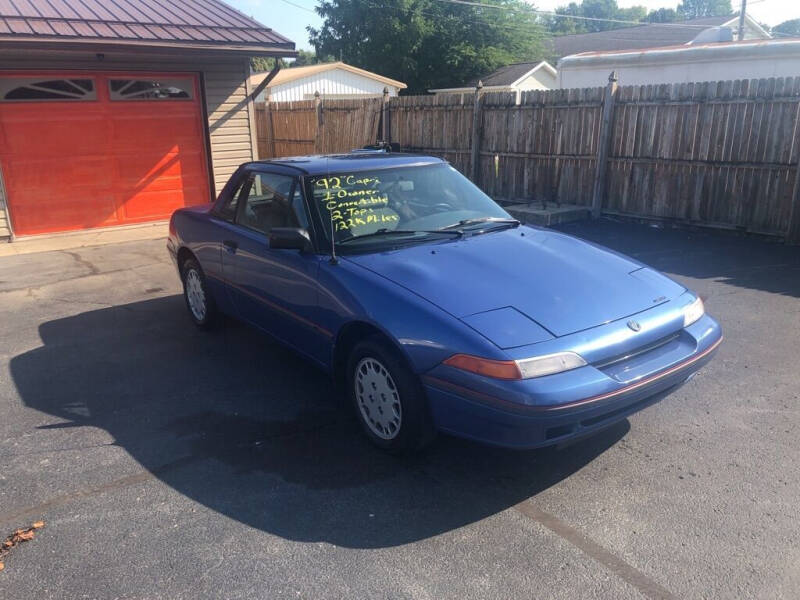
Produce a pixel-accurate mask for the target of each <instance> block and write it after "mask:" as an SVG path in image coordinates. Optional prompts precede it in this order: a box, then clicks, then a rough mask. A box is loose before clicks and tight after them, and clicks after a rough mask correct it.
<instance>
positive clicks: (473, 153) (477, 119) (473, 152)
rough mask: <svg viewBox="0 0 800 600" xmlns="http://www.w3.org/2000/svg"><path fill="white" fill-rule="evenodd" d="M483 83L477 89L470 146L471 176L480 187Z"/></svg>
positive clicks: (480, 82)
mask: <svg viewBox="0 0 800 600" xmlns="http://www.w3.org/2000/svg"><path fill="white" fill-rule="evenodd" d="M482 89H483V82H482V81H479V82H478V85H477V87H476V88H475V104H474V105H473V108H472V145H471V146H470V175H471V176H472V183H474V184H475V185H480V183H479V182H478V181H479V179H480V166H481V133H482V130H483V127H481V121H482V115H481V106H482V104H483V94H482V93H481V90H482Z"/></svg>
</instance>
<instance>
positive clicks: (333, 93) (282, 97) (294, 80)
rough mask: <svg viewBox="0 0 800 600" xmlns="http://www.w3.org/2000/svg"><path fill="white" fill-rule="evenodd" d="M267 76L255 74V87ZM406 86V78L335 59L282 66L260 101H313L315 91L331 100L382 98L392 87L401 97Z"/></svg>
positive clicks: (261, 95) (395, 94)
mask: <svg viewBox="0 0 800 600" xmlns="http://www.w3.org/2000/svg"><path fill="white" fill-rule="evenodd" d="M266 76H267V73H266V72H260V73H254V74H253V75H252V76H251V77H250V83H251V86H252V88H253V89H255V88H257V87H258V85H259V84H260V83H261V82H262V81H263V80H264V78H265V77H266ZM406 87H407V86H406V84H405V83H403V82H402V81H396V80H394V79H389V78H388V77H384V76H382V75H378V74H377V73H372V72H370V71H365V70H364V69H359V68H358V67H354V66H352V65H348V64H345V63H343V62H333V63H325V64H319V65H308V66H305V67H293V68H288V69H281V70H280V71H278V74H277V75H276V76H275V78H274V79H273V80H272V81H270V82H269V85H268V86H267V88H266V89H265V90H264V91H263V92H261V93H260V94H259V95H258V97H257V98H256V101H257V102H263V101H264V100H267V99H268V100H269V101H270V102H286V101H289V100H313V98H314V93H315V92H319V93H320V95H321V96H322V97H323V98H328V99H336V98H355V97H358V98H369V97H380V96H382V95H383V89H384V88H386V89H388V90H389V95H390V96H397V93H398V92H399V91H400V90H402V89H405V88H406Z"/></svg>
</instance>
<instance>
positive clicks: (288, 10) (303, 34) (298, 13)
mask: <svg viewBox="0 0 800 600" xmlns="http://www.w3.org/2000/svg"><path fill="white" fill-rule="evenodd" d="M226 2H228V3H229V4H231V5H232V6H235V7H236V8H237V9H239V10H240V11H242V12H243V13H245V14H246V15H250V16H251V17H253V18H255V19H256V20H257V21H260V22H261V23H263V24H264V25H266V26H267V27H271V28H272V29H274V30H275V31H277V32H278V33H280V34H282V35H285V36H286V37H288V38H289V39H290V40H292V41H293V42H295V43H296V44H297V47H298V48H305V49H306V50H311V45H310V44H309V43H308V32H307V31H306V26H308V25H311V26H319V25H320V23H321V21H320V18H319V17H318V16H317V14H316V13H314V12H313V8H314V6H315V5H316V4H317V3H316V0H226ZM617 2H618V4H619V5H620V6H623V7H624V6H632V5H635V4H639V5H644V6H646V7H647V8H649V9H654V8H659V7H662V6H666V7H670V8H674V7H675V6H677V5H678V4H679V2H678V0H617ZM568 3H569V0H537V1H535V2H531V4H533V5H535V6H536V7H537V8H539V9H540V10H553V9H554V8H555V7H556V6H561V5H564V4H568ZM731 4H733V5H734V7H738V5H739V4H740V2H739V0H732V1H731ZM734 10H735V8H734ZM747 10H748V12H749V13H750V14H751V15H752V16H753V17H755V18H756V19H757V20H759V21H761V22H762V23H767V24H768V25H777V24H778V23H780V22H781V21H785V20H787V19H796V18H800V2H798V1H797V0H749V1H748V3H747Z"/></svg>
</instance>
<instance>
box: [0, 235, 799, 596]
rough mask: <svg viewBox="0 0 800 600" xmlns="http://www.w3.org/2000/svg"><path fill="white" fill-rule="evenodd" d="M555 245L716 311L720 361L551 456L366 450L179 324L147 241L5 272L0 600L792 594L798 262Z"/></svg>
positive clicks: (732, 247)
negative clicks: (641, 274)
mask: <svg viewBox="0 0 800 600" xmlns="http://www.w3.org/2000/svg"><path fill="white" fill-rule="evenodd" d="M563 229H564V230H566V231H568V232H570V233H574V234H576V235H579V236H582V237H586V238H589V239H591V240H594V241H597V242H599V243H602V244H605V245H608V246H610V247H612V248H614V249H617V250H619V251H621V252H625V253H629V254H632V255H634V256H636V257H637V258H639V259H640V260H642V261H643V262H646V263H649V264H651V265H653V266H655V267H656V268H659V269H661V270H664V271H665V272H667V273H670V274H672V275H674V276H675V277H676V278H677V279H678V280H680V281H681V282H683V283H685V284H686V285H688V286H690V287H692V288H693V289H695V290H696V291H698V292H699V293H700V294H701V295H703V296H705V297H707V301H706V306H707V309H708V310H709V312H711V313H712V314H713V315H714V316H716V317H717V318H718V319H719V320H720V321H721V323H722V325H723V328H724V329H725V335H726V342H725V343H724V344H723V347H722V348H721V349H720V351H719V353H718V355H717V357H716V359H715V360H714V361H713V362H712V363H711V364H710V365H709V366H708V367H707V368H706V369H705V370H703V371H702V372H701V373H700V374H699V375H698V376H697V377H696V378H695V379H693V380H692V381H691V382H689V383H688V384H687V385H686V386H684V387H683V388H681V389H680V390H679V391H678V392H677V393H675V394H674V395H673V396H671V397H669V398H668V399H667V400H665V401H663V402H662V403H660V404H658V405H656V406H654V407H651V408H649V409H647V410H646V411H644V412H642V413H639V414H637V415H635V416H634V417H632V418H631V419H630V420H629V421H625V422H623V423H621V424H619V425H618V426H615V427H613V428H611V429H609V430H607V431H605V432H603V433H602V434H600V435H598V436H596V437H594V438H591V439H589V440H585V441H583V442H581V443H579V444H577V445H574V446H571V447H568V448H565V449H560V450H543V451H534V452H511V451H504V450H498V449H491V448H485V447H482V446H478V445H476V444H472V443H468V442H464V441H460V440H456V439H451V438H440V439H439V441H438V442H437V443H436V444H435V445H434V447H433V448H432V449H431V450H430V451H428V452H427V453H425V454H423V455H421V456H417V457H414V458H408V459H396V458H391V457H388V456H385V455H383V454H381V453H380V452H378V451H377V450H374V449H373V448H372V447H371V446H370V445H369V444H368V443H367V442H366V441H365V440H364V439H363V438H362V437H361V435H360V434H359V432H358V430H357V428H356V424H355V422H354V421H353V420H351V419H350V418H349V417H348V416H347V415H346V414H344V413H343V411H342V410H341V408H340V407H339V406H338V405H337V401H336V400H335V399H334V398H333V397H332V394H331V389H330V385H329V383H328V381H327V380H326V379H325V377H324V376H323V375H322V374H321V373H319V372H318V371H317V370H315V369H314V368H313V367H311V366H309V365H307V364H306V363H304V362H303V361H302V360H301V359H299V358H297V357H296V356H294V355H293V354H292V353H291V352H289V351H287V350H285V349H283V348H282V347H280V346H278V345H276V344H274V343H273V342H271V341H270V340H269V339H267V338H265V337H263V336H261V335H259V334H257V333H255V332H253V331H251V330H250V329H248V328H247V327H244V326H242V325H239V324H237V323H235V322H227V323H226V325H225V326H224V327H223V328H221V329H220V330H219V331H216V332H213V333H211V334H204V333H201V332H198V331H196V330H195V329H194V327H193V326H192V325H191V323H190V321H189V319H188V317H187V316H186V315H185V309H184V306H183V303H182V299H181V297H180V295H179V291H180V290H179V284H178V280H177V277H176V275H175V273H174V269H173V267H172V264H171V263H170V261H169V259H168V257H167V253H166V250H165V248H164V243H163V241H147V242H131V243H126V244H118V245H115V246H103V247H97V248H87V249H78V250H71V251H68V252H49V253H41V254H31V255H25V256H17V257H7V258H2V259H0V340H2V343H1V344H0V540H2V539H4V537H5V535H6V534H7V533H10V532H11V531H12V530H13V529H14V528H16V527H21V526H26V525H28V524H30V523H31V522H32V521H35V520H38V519H43V520H44V521H45V522H46V525H45V527H44V528H43V529H41V530H40V531H39V532H38V533H37V535H36V537H35V539H34V540H33V541H30V542H28V543H25V544H22V545H20V546H18V547H16V548H14V549H13V551H12V552H11V553H10V554H9V555H8V556H7V557H6V558H5V567H6V568H5V570H4V571H2V572H0V597H1V598H4V599H5V598H8V599H12V598H172V599H174V598H191V599H196V598H205V597H209V598H212V597H213V598H218V597H219V598H223V597H224V598H280V597H292V598H298V597H299V598H363V597H371V598H382V597H391V598H436V599H438V598H584V597H598V598H614V599H619V598H673V597H674V598H745V597H747V598H781V597H785V598H795V597H796V596H797V590H798V589H800V508H798V498H800V426H799V424H800V402H798V400H800V367H798V356H800V351H799V350H798V339H800V249H799V248H788V247H785V246H782V245H778V244H772V243H767V242H762V241H758V240H753V239H746V238H740V237H736V236H731V235H721V234H706V233H689V232H686V231H672V230H664V229H657V228H651V227H646V226H640V225H632V224H622V223H615V222H613V221H607V220H604V221H601V222H599V223H594V224H589V223H579V224H573V225H568V226H564V227H563Z"/></svg>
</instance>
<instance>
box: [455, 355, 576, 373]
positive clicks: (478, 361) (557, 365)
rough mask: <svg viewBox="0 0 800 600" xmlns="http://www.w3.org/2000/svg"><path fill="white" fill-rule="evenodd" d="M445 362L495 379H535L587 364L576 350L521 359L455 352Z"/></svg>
mask: <svg viewBox="0 0 800 600" xmlns="http://www.w3.org/2000/svg"><path fill="white" fill-rule="evenodd" d="M443 364H445V365H448V366H451V367H455V368H457V369H461V370H462V371H469V372H470V373H477V374H478V375H485V376H486V377H494V378H495V379H533V378H534V377H544V376H545V375H554V374H555V373H563V372H564V371H570V370H572V369H577V368H578V367H583V366H586V361H585V360H583V358H582V357H580V356H578V355H577V354H575V353H574V352H556V353H555V354H546V355H544V356H534V357H532V358H523V359H521V360H490V359H488V358H480V357H478V356H470V355H469V354H454V355H453V356H451V357H450V358H448V359H447V360H446V361H444V363H443Z"/></svg>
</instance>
